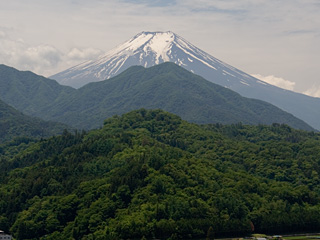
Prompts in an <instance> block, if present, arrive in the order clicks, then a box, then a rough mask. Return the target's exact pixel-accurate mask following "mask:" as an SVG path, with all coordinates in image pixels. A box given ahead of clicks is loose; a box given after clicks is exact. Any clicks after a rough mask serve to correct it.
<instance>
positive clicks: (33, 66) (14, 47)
mask: <svg viewBox="0 0 320 240" xmlns="http://www.w3.org/2000/svg"><path fill="white" fill-rule="evenodd" d="M100 54H102V51H101V50H99V49H94V48H72V49H71V50H69V51H68V50H67V51H66V52H62V51H60V50H58V49H57V48H56V47H54V46H51V45H48V44H41V45H37V46H30V45H29V44H27V43H25V41H24V40H23V39H13V38H11V37H10V34H7V33H6V32H5V31H0V63H2V64H5V65H8V66H12V67H15V68H18V69H19V70H29V71H32V72H34V73H37V74H40V75H45V76H50V75H52V74H55V73H57V72H59V71H62V70H64V69H66V68H68V67H71V66H73V65H75V64H79V63H81V62H84V61H87V60H90V59H95V58H96V57H97V56H99V55H100Z"/></svg>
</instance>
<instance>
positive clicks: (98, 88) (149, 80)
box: [42, 63, 313, 130]
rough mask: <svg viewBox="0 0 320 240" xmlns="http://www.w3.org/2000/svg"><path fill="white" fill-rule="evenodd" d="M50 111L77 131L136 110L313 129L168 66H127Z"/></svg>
mask: <svg viewBox="0 0 320 240" xmlns="http://www.w3.org/2000/svg"><path fill="white" fill-rule="evenodd" d="M62 105H63V106H62ZM50 108H51V110H50V113H49V114H50V115H49V116H50V119H53V120H55V121H61V122H64V123H66V124H73V126H76V127H78V128H83V127H84V128H96V127H98V126H101V123H102V122H103V120H104V119H105V118H106V117H111V116H113V115H115V114H123V113H126V112H128V111H132V110H135V109H139V108H147V109H157V108H159V109H163V110H165V111H168V112H171V113H174V114H177V115H179V116H180V117H182V118H183V119H185V120H187V121H191V122H195V123H216V122H219V123H224V124H230V123H237V122H242V123H245V124H255V125H257V124H272V123H274V122H277V123H286V124H288V125H290V126H292V127H294V128H298V129H305V130H313V129H312V128H311V127H310V126H308V125H307V124H306V123H304V122H303V121H301V120H299V119H297V118H295V117H294V116H292V115H291V114H288V113H286V112H284V111H282V110H280V109H279V108H277V107H275V106H273V105H271V104H268V103H266V102H262V101H260V100H254V99H248V98H244V97H241V96H240V95H239V94H237V93H235V92H233V91H231V90H229V89H227V88H224V87H221V86H219V85H216V84H214V83H211V82H209V81H206V80H205V79H203V78H201V77H199V76H197V75H195V74H192V73H191V72H189V71H187V70H185V69H183V68H181V67H179V66H178V65H176V64H173V63H163V64H160V65H156V66H154V67H151V68H143V67H138V66H136V67H132V68H130V69H128V70H126V71H125V72H123V73H122V74H120V75H118V76H116V77H114V78H111V79H109V80H106V81H102V82H96V83H90V84H88V85H86V86H84V87H82V88H80V89H78V90H77V91H76V92H74V94H72V95H70V97H69V98H68V101H66V102H65V103H62V102H58V103H57V104H55V105H53V106H51V107H50ZM42 117H45V116H44V115H43V116H42Z"/></svg>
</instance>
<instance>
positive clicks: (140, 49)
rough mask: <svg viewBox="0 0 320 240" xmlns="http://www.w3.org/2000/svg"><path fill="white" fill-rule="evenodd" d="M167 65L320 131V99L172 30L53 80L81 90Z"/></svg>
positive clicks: (144, 36) (148, 35)
mask: <svg viewBox="0 0 320 240" xmlns="http://www.w3.org/2000/svg"><path fill="white" fill-rule="evenodd" d="M163 62H174V63H176V64H177V65H179V66H181V67H183V68H185V69H187V70H189V71H191V72H193V73H195V74H198V75H200V76H202V77H204V78H205V79H207V80H208V81H211V82H213V83H216V84H219V85H221V86H224V87H226V88H229V89H231V90H233V91H236V92H238V93H240V94H241V95H242V96H245V97H249V98H256V99H260V100H263V101H267V102H269V103H272V104H274V105H275V106H277V107H279V108H281V109H283V110H285V111H287V112H289V113H292V114H293V115H295V116H296V117H298V118H300V119H302V120H304V121H305V122H307V123H308V124H310V125H311V126H313V127H314V128H316V129H320V121H318V119H320V98H313V97H309V96H306V95H303V94H299V93H295V92H292V91H289V90H285V89H282V88H279V87H276V86H273V85H270V84H268V83H265V82H263V81H260V80H258V79H256V78H254V77H252V76H251V75H249V74H246V73H245V72H243V71H241V70H239V69H237V68H235V67H232V66H230V65H229V64H227V63H224V62H222V61H220V60H219V59H217V58H215V57H213V56H211V55H210V54H208V53H206V52H204V51H202V50H201V49H199V48H197V47H196V46H194V45H193V44H191V43H189V42H188V41H187V40H185V39H184V38H182V37H180V36H179V35H177V34H175V33H173V32H171V31H168V32H141V33H139V34H137V35H136V36H134V37H133V38H131V39H129V40H128V41H126V42H125V43H123V44H121V45H119V46H118V47H116V48H114V49H112V50H111V51H109V52H108V53H106V54H105V55H102V56H100V57H99V58H98V59H96V60H90V61H87V62H84V63H82V64H79V65H77V66H74V67H72V68H69V69H67V70H65V71H63V72H60V73H58V74H55V75H53V76H51V78H52V79H55V80H57V81H58V82H59V83H60V84H62V85H68V86H72V87H74V88H80V87H82V86H84V85H86V84H87V83H90V82H97V81H102V80H105V79H109V78H111V77H113V76H115V75H117V74H119V73H121V72H123V71H124V70H126V69H128V68H129V67H131V66H134V65H141V66H144V67H146V68H147V67H151V66H154V65H157V64H160V63H163Z"/></svg>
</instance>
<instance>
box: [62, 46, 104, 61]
mask: <svg viewBox="0 0 320 240" xmlns="http://www.w3.org/2000/svg"><path fill="white" fill-rule="evenodd" d="M101 54H102V51H101V50H100V49H95V48H84V49H79V48H72V49H71V50H70V52H69V53H67V55H66V57H67V58H68V59H69V60H72V61H86V60H89V59H95V58H96V57H97V56H99V55H101Z"/></svg>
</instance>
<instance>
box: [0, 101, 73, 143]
mask: <svg viewBox="0 0 320 240" xmlns="http://www.w3.org/2000/svg"><path fill="white" fill-rule="evenodd" d="M64 129H70V128H69V127H68V126H66V125H64V124H60V123H54V122H45V121H43V120H40V119H38V118H33V117H29V116H26V115H24V114H22V113H21V112H19V111H17V110H15V109H14V108H12V107H10V106H9V105H7V104H5V103H4V102H3V101H1V100H0V143H3V142H5V141H9V140H12V139H14V138H15V137H34V138H40V137H49V136H53V135H56V134H61V133H62V132H63V130H64Z"/></svg>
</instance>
